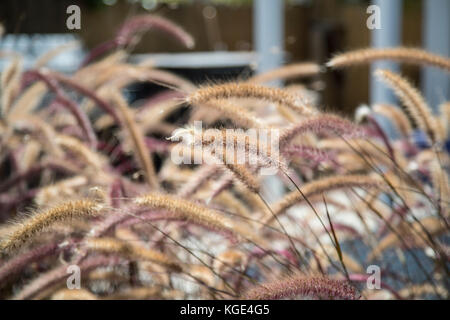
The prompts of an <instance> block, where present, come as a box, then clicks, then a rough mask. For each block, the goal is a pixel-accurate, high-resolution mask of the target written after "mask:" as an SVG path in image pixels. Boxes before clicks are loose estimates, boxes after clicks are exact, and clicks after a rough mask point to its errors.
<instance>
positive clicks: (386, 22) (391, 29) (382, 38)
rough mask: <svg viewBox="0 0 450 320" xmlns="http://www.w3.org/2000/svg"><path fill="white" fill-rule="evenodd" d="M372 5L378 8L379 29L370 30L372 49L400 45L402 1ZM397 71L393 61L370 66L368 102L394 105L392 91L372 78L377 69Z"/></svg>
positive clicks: (374, 0)
mask: <svg viewBox="0 0 450 320" xmlns="http://www.w3.org/2000/svg"><path fill="white" fill-rule="evenodd" d="M372 4H374V5H377V6H378V7H379V8H380V21H381V28H380V29H373V30H372V39H371V41H372V47H374V48H389V47H397V46H400V45H401V42H402V41H401V36H402V13H403V10H402V4H403V0H372ZM378 68H382V69H389V70H391V71H394V72H398V71H399V65H398V63H396V62H393V61H377V62H374V63H373V64H372V66H371V74H370V75H369V77H370V78H369V79H370V101H371V103H372V104H374V103H395V102H396V99H395V97H394V95H393V93H392V91H391V90H390V89H389V88H387V87H386V86H384V85H383V84H382V83H380V82H379V81H378V80H377V79H374V78H373V72H374V71H375V70H376V69H378Z"/></svg>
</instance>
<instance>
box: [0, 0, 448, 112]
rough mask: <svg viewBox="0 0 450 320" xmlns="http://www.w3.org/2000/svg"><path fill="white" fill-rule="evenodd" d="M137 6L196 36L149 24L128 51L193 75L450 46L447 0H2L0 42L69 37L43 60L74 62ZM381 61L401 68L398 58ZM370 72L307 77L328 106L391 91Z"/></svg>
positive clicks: (419, 73)
mask: <svg viewBox="0 0 450 320" xmlns="http://www.w3.org/2000/svg"><path fill="white" fill-rule="evenodd" d="M72 4H76V5H78V6H79V7H80V8H81V29H80V30H68V29H67V27H66V19H67V17H68V14H67V13H66V9H67V7H68V6H70V5H72ZM372 4H375V5H378V6H379V8H380V9H381V12H380V18H381V24H382V29H379V30H376V29H375V30H369V28H368V27H367V24H366V22H367V19H368V18H369V16H370V13H368V12H367V9H368V7H369V6H370V5H372ZM142 13H154V14H157V15H161V16H164V17H167V18H169V19H170V20H172V21H174V22H176V23H177V24H179V25H180V26H182V27H183V28H185V30H186V31H188V32H189V33H191V34H192V35H193V37H194V38H195V40H196V46H195V48H193V49H192V50H190V51H186V49H184V48H183V47H182V46H181V45H180V44H178V43H176V42H175V41H173V40H172V39H169V38H167V37H166V36H165V35H162V34H160V33H158V32H152V31H150V32H148V33H147V34H146V35H145V36H144V38H143V39H142V41H141V42H140V43H139V45H137V46H136V47H135V48H134V49H133V54H134V55H133V56H132V59H136V60H139V59H142V58H143V57H148V56H147V55H152V56H153V57H154V59H155V62H156V64H157V66H159V67H161V68H164V69H170V70H172V71H174V72H177V73H179V74H181V75H183V76H186V77H188V78H190V79H192V80H193V81H195V82H197V83H200V82H203V81H208V80H209V81H210V80H215V79H231V78H234V77H247V76H248V75H250V74H251V73H254V72H261V71H265V70H268V69H272V68H275V67H277V66H279V65H282V64H286V63H293V62H299V61H314V62H319V63H324V62H326V61H327V60H328V59H329V58H330V57H332V55H333V54H335V53H337V52H343V51H345V50H350V49H356V48H363V47H369V46H376V47H392V46H399V45H405V46H412V47H424V48H426V49H428V50H430V51H432V52H435V53H438V54H441V55H444V56H449V55H450V37H449V29H450V22H449V20H450V19H449V16H450V1H448V0H374V1H369V0H285V1H284V0H254V1H251V0H178V1H177V0H39V1H35V0H2V1H0V22H1V23H2V24H3V27H4V33H5V35H4V36H3V38H2V39H1V40H0V50H17V51H20V52H22V54H24V55H25V56H26V58H27V61H29V63H30V65H31V62H32V61H33V60H34V59H36V57H38V56H40V55H41V54H43V53H44V52H46V51H47V50H49V49H51V48H52V47H56V46H58V45H60V44H63V43H65V42H70V41H73V40H76V41H79V43H80V47H79V48H78V49H74V50H71V51H67V53H65V54H64V55H61V56H59V57H58V59H55V61H53V62H52V65H50V66H51V67H53V68H55V69H58V70H60V71H63V72H71V71H74V70H75V69H76V68H77V67H78V66H79V64H80V63H81V61H82V59H83V56H84V55H85V54H86V53H87V52H88V51H89V50H90V49H92V48H93V47H95V46H96V45H98V44H100V43H102V42H105V41H107V40H109V39H112V38H113V36H114V34H115V32H116V31H117V29H118V27H119V26H120V25H121V24H122V23H123V22H124V21H125V20H126V19H127V18H129V17H130V16H133V15H137V14H142ZM143 55H145V56H143ZM0 60H1V59H0ZM381 63H382V64H383V63H384V66H385V67H388V68H390V69H397V68H398V66H397V65H396V64H395V63H389V62H381ZM3 65H4V63H0V68H2V67H3ZM401 71H402V72H403V73H404V74H405V75H406V76H408V77H409V78H411V79H413V80H414V82H415V84H417V85H419V86H421V87H422V88H423V89H424V92H425V95H426V97H427V99H428V100H429V102H430V104H431V105H432V106H434V107H435V106H437V105H438V104H439V103H440V102H442V101H445V100H450V95H449V93H450V82H449V79H448V77H445V75H444V74H440V72H439V71H437V70H433V69H427V70H420V69H418V68H416V67H404V68H403V69H402V70H401ZM369 75H370V68H368V67H361V68H353V69H348V70H344V71H339V72H333V73H327V74H325V75H323V76H322V77H321V78H320V79H309V80H308V81H307V82H306V84H307V85H308V86H313V87H315V88H319V89H320V88H323V89H324V88H326V90H323V96H322V98H321V99H322V100H321V103H322V105H324V107H325V108H327V109H332V110H339V111H341V112H343V113H350V112H353V111H354V109H355V108H356V107H357V106H358V105H360V104H362V103H369V102H391V101H392V100H393V99H394V98H393V97H392V95H391V94H390V93H389V91H388V90H387V89H386V88H385V87H383V85H382V84H379V83H375V82H372V81H371V80H370V77H369Z"/></svg>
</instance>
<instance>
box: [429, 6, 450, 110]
mask: <svg viewBox="0 0 450 320" xmlns="http://www.w3.org/2000/svg"><path fill="white" fill-rule="evenodd" d="M422 3H423V7H424V8H423V37H424V40H423V46H424V48H425V49H426V50H428V51H430V52H433V53H436V54H440V55H442V56H444V57H449V56H450V36H449V35H448V32H449V30H450V1H449V0H424V1H422ZM422 89H423V91H424V93H425V98H426V99H427V102H428V103H429V104H430V106H431V107H432V108H433V109H434V111H436V109H437V107H438V105H439V104H440V103H441V102H443V101H448V100H450V79H449V77H448V74H446V73H445V72H443V71H442V70H438V69H436V68H432V67H425V68H423V69H422Z"/></svg>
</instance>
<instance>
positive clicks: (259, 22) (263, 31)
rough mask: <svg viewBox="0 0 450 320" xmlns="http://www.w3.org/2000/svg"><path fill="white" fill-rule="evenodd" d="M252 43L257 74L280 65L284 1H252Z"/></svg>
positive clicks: (282, 46)
mask: <svg viewBox="0 0 450 320" xmlns="http://www.w3.org/2000/svg"><path fill="white" fill-rule="evenodd" d="M253 42H254V48H255V51H256V52H257V54H258V67H257V72H264V71H267V70H270V69H273V68H277V67H279V66H280V65H282V63H283V51H284V0H254V1H253Z"/></svg>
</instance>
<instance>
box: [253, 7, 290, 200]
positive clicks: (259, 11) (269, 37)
mask: <svg viewBox="0 0 450 320" xmlns="http://www.w3.org/2000/svg"><path fill="white" fill-rule="evenodd" d="M253 47H254V51H256V53H257V59H258V61H257V68H256V72H257V73H261V72H264V71H268V70H271V69H274V68H277V67H279V66H281V65H282V64H283V58H284V0H253ZM271 85H274V86H280V85H281V82H280V81H274V82H273V83H271ZM263 193H264V197H265V198H266V199H267V200H268V201H269V202H270V201H275V200H276V199H278V198H280V197H281V196H282V195H283V183H282V182H281V181H280V179H278V178H277V177H276V176H266V177H265V179H264V183H263Z"/></svg>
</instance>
